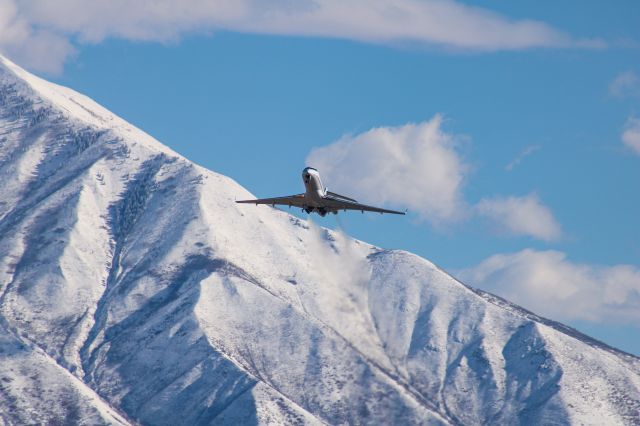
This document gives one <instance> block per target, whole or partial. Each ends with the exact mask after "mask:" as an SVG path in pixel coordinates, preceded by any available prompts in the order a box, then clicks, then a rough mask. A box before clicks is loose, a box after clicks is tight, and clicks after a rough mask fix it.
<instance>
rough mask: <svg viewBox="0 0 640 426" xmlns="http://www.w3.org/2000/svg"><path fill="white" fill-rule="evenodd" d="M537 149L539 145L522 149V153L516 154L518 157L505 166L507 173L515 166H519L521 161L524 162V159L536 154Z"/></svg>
mask: <svg viewBox="0 0 640 426" xmlns="http://www.w3.org/2000/svg"><path fill="white" fill-rule="evenodd" d="M539 149H540V145H527V146H525V147H524V149H523V150H522V152H521V153H520V154H518V156H517V157H516V158H514V159H513V161H511V162H510V163H509V164H507V166H506V167H505V169H506V170H507V171H508V172H510V171H512V170H513V169H514V168H515V167H516V166H519V165H520V163H522V160H524V159H525V158H526V157H528V156H530V155H531V154H533V153H534V152H536V151H537V150H539Z"/></svg>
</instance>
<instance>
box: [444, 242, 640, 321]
mask: <svg viewBox="0 0 640 426" xmlns="http://www.w3.org/2000/svg"><path fill="white" fill-rule="evenodd" d="M457 276H458V277H459V278H460V279H461V280H462V281H463V282H466V283H467V284H470V285H473V286H476V287H479V288H482V289H484V290H487V291H489V292H492V293H495V294H497V295H499V296H502V297H504V298H506V299H508V300H511V301H513V302H516V303H518V304H520V305H522V306H523V307H525V308H527V309H529V310H531V311H533V312H535V313H537V314H540V315H543V316H546V317H550V318H553V319H557V320H563V321H567V320H587V321H593V322H609V323H629V324H638V323H639V322H640V269H639V268H637V267H635V266H631V265H616V266H592V265H586V264H580V263H573V262H571V261H569V260H568V259H567V258H566V255H565V254H564V253H562V252H559V251H535V250H530V249H527V250H523V251H520V252H518V253H513V254H497V255H494V256H491V257H489V258H488V259H486V260H484V261H483V262H481V263H480V264H479V265H477V266H475V267H472V268H469V269H466V270H463V271H460V272H459V273H458V274H457Z"/></svg>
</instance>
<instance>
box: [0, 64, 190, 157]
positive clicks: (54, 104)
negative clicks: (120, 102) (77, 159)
mask: <svg viewBox="0 0 640 426" xmlns="http://www.w3.org/2000/svg"><path fill="white" fill-rule="evenodd" d="M0 84H1V85H2V86H3V87H5V88H6V87H7V86H11V87H13V88H14V89H15V90H16V92H17V93H16V94H17V95H18V96H21V97H23V98H26V99H29V100H31V101H32V102H33V107H34V108H36V109H38V110H39V109H43V108H50V109H52V110H55V111H56V112H57V113H59V114H63V115H64V116H65V118H66V119H67V120H68V121H70V122H74V123H75V124H76V125H79V126H88V127H91V128H94V129H99V130H103V131H109V132H113V133H114V134H115V135H117V136H118V137H120V138H122V139H123V140H125V141H128V142H134V143H140V144H141V145H143V146H145V147H146V148H148V149H152V150H154V151H157V152H162V153H164V154H166V155H169V156H173V157H180V155H179V154H177V153H176V152H174V151H172V150H171V149H169V148H168V147H166V146H165V145H163V144H161V143H160V142H158V141H157V140H155V139H154V138H153V137H151V136H149V135H148V134H146V133H145V132H143V131H141V130H140V129H138V128H136V127H135V126H132V125H131V124H129V123H128V122H126V121H125V120H123V119H121V118H120V117H118V116H117V115H115V114H113V113H112V112H111V111H109V110H107V109H106V108H104V107H102V106H101V105H99V104H98V103H96V102H95V101H93V100H92V99H91V98H89V97H87V96H85V95H83V94H80V93H78V92H76V91H74V90H72V89H69V88H67V87H64V86H60V85H58V84H55V83H51V82H49V81H46V80H44V79H42V78H40V77H37V76H35V75H33V74H31V73H29V72H28V71H26V70H24V69H22V68H21V67H19V66H18V65H16V64H15V63H13V62H12V61H10V60H9V59H7V58H6V57H4V56H2V55H0ZM5 90H6V89H5Z"/></svg>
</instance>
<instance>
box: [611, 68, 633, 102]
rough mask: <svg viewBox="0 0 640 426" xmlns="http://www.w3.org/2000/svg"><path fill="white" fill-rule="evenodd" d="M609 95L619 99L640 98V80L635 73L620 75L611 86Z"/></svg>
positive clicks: (628, 72) (627, 72)
mask: <svg viewBox="0 0 640 426" xmlns="http://www.w3.org/2000/svg"><path fill="white" fill-rule="evenodd" d="M609 94H610V95H612V96H615V97H617V98H625V97H634V96H640V78H639V77H638V74H636V73H635V72H633V71H626V72H623V73H621V74H618V75H617V76H616V78H614V79H613V81H612V82H611V84H609Z"/></svg>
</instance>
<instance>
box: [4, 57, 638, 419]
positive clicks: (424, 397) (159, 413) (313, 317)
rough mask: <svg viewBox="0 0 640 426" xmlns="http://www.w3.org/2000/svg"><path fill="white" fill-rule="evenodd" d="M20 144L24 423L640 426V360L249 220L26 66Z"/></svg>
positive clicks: (17, 281)
mask: <svg viewBox="0 0 640 426" xmlns="http://www.w3.org/2000/svg"><path fill="white" fill-rule="evenodd" d="M0 133H1V135H2V136H0V179H2V182H3V186H2V188H0V191H1V192H0V358H2V362H0V377H1V380H2V395H3V396H4V395H8V396H6V397H2V398H0V412H2V413H3V415H5V414H4V413H8V414H6V416H7V419H8V421H9V422H10V423H11V422H14V423H25V422H37V423H46V422H50V421H57V420H62V419H69V418H71V419H75V420H77V422H85V423H113V424H118V423H120V424H122V423H127V422H129V421H131V422H132V423H142V424H177V423H189V424H210V423H222V424H224V423H228V424H238V423H267V424H268V423H305V424H307V423H309V424H322V423H330V424H337V423H394V424H398V423H403V424H424V423H433V424H478V423H509V424H511V423H563V424H564V423H579V424H581V423H582V424H589V423H591V424H603V423H625V424H634V423H639V422H640V416H639V414H638V413H639V412H640V397H639V395H640V362H639V360H638V358H636V357H633V356H631V355H628V354H624V353H622V352H620V351H617V350H615V349H613V348H609V347H607V346H606V345H603V344H601V343H599V342H595V341H593V340H590V339H589V338H587V337H586V336H582V335H580V334H579V333H577V332H575V331H572V330H571V329H570V328H568V327H564V326H562V325H561V324H557V323H553V322H551V321H548V320H544V319H542V318H539V317H537V316H535V315H534V314H532V313H529V312H527V311H525V310H523V309H521V308H519V307H517V306H515V305H512V304H510V303H508V302H506V301H504V300H502V299H500V298H497V297H495V296H493V295H490V294H487V293H484V292H481V291H478V290H474V289H471V288H469V287H467V286H465V285H463V284H461V283H459V282H457V281H456V280H455V279H453V278H452V277H450V276H449V275H448V274H446V273H445V272H443V271H442V270H440V269H439V268H437V267H436V266H435V265H433V264H432V263H430V262H429V261H427V260H425V259H422V258H420V257H418V256H416V255H413V254H410V253H407V252H403V251H400V250H383V249H381V248H377V247H374V246H371V245H369V244H366V243H364V242H361V241H356V240H353V239H352V238H350V237H348V236H346V235H344V234H342V233H340V232H335V231H330V230H326V229H323V228H320V227H318V226H317V225H315V224H314V223H313V222H311V221H303V220H301V219H298V218H296V217H294V216H291V215H289V214H287V213H286V212H283V211H280V210H276V209H273V208H270V207H266V206H259V207H256V206H246V205H238V204H236V203H235V202H234V199H235V198H236V197H244V196H248V195H249V194H248V192H247V191H246V190H245V189H244V188H242V187H241V186H240V185H238V184H237V183H236V182H234V181H233V180H232V179H230V178H228V177H225V176H222V175H218V174H216V173H213V172H210V171H208V170H205V169H202V168H200V167H197V166H195V165H194V164H192V163H191V162H189V161H187V160H186V159H184V158H182V157H180V156H178V155H177V154H175V153H174V152H173V151H171V150H169V149H168V148H166V147H164V146H163V145H162V144H160V143H159V142H157V141H156V140H155V139H153V138H151V137H150V136H148V135H146V134H145V133H144V132H142V131H140V130H138V129H136V128H135V127H133V126H131V125H130V124H128V123H126V122H125V121H124V120H122V119H120V118H118V117H116V116H115V115H113V114H112V113H111V112H109V111H107V110H106V109H104V108H102V107H101V106H99V105H97V104H96V103H95V102H93V101H91V100H90V99H89V98H87V97H85V96H83V95H80V94H78V93H76V92H74V91H72V90H70V89H67V88H64V87H61V86H57V85H55V84H52V83H49V82H46V81H44V80H42V79H39V78H37V77H35V76H33V75H31V74H29V73H27V72H25V71H24V70H21V69H20V68H19V67H17V66H15V65H14V64H12V63H11V62H9V61H7V60H4V59H3V60H2V66H1V67H0ZM42 389H54V392H50V393H43V392H41V390H42ZM35 395H37V396H35ZM594 401H597V402H598V404H599V405H598V406H597V407H595V405H594ZM73 416H75V417H73Z"/></svg>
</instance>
